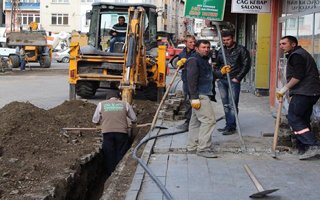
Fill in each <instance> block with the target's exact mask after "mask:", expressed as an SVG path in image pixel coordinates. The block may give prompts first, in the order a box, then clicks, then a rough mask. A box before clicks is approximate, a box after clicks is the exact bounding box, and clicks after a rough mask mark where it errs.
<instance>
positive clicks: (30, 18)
mask: <svg viewBox="0 0 320 200" xmlns="http://www.w3.org/2000/svg"><path fill="white" fill-rule="evenodd" d="M18 21H19V22H20V23H21V25H28V24H30V23H31V22H37V23H40V15H39V14H31V13H21V14H18Z"/></svg>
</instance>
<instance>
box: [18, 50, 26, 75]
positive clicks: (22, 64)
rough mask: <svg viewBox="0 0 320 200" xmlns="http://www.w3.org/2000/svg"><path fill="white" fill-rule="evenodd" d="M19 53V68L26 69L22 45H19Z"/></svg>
mask: <svg viewBox="0 0 320 200" xmlns="http://www.w3.org/2000/svg"><path fill="white" fill-rule="evenodd" d="M19 55H20V70H21V71H24V70H25V69H26V52H25V50H24V47H21V48H20V50H19Z"/></svg>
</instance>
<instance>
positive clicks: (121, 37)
mask: <svg viewBox="0 0 320 200" xmlns="http://www.w3.org/2000/svg"><path fill="white" fill-rule="evenodd" d="M125 21H126V19H125V17H124V16H119V17H118V23H117V24H115V25H113V27H112V29H111V31H110V35H111V36H112V38H111V40H110V52H114V44H115V43H116V42H125V40H126V31H127V23H125Z"/></svg>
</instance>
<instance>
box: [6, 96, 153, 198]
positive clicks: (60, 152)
mask: <svg viewBox="0 0 320 200" xmlns="http://www.w3.org/2000/svg"><path fill="white" fill-rule="evenodd" d="M95 108H96V105H94V104H91V103H87V102H83V101H66V102H64V103H63V104H61V105H59V106H57V107H55V108H52V109H50V110H44V109H41V108H38V107H35V106H34V105H32V104H30V103H21V102H12V103H10V104H8V105H6V106H4V107H3V108H2V109H0V199H2V198H3V199H34V195H35V194H46V193H50V190H52V189H53V187H55V185H56V184H58V182H59V180H61V179H64V178H65V177H66V176H67V175H68V174H70V172H72V171H73V170H74V169H75V168H76V167H77V165H78V164H79V159H80V157H81V156H84V155H86V154H90V153H91V152H93V151H95V150H96V149H97V148H99V147H100V144H101V136H100V134H99V133H95V132H82V134H79V133H68V135H69V138H67V137H66V136H65V135H63V134H62V133H61V131H60V130H61V128H63V127H95V126H94V124H93V123H91V118H92V115H93V113H94V110H95ZM155 109H156V107H155V105H154V103H153V102H149V103H148V102H145V101H140V102H139V101H138V102H135V104H134V110H135V111H136V113H137V116H138V119H139V122H143V123H146V122H151V120H152V116H153V113H154V110H155Z"/></svg>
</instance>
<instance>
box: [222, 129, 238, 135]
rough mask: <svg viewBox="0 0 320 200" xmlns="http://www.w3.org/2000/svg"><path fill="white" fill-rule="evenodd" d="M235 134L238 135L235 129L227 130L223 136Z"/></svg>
mask: <svg viewBox="0 0 320 200" xmlns="http://www.w3.org/2000/svg"><path fill="white" fill-rule="evenodd" d="M234 133H236V129H235V128H227V129H226V130H225V131H224V132H222V135H232V134H234Z"/></svg>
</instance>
